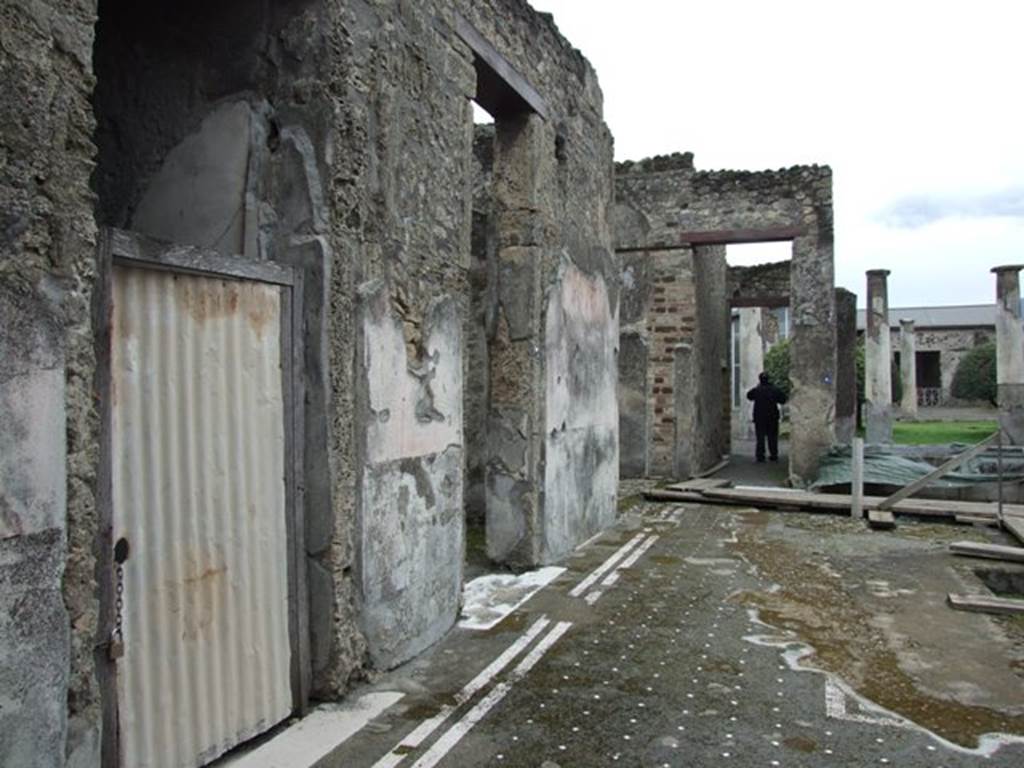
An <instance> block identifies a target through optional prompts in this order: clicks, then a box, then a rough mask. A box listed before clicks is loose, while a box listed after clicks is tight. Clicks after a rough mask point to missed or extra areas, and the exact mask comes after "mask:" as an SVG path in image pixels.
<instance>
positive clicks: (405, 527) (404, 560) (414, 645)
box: [358, 281, 465, 669]
mask: <svg viewBox="0 0 1024 768" xmlns="http://www.w3.org/2000/svg"><path fill="white" fill-rule="evenodd" d="M360 295H361V298H362V305H361V331H362V337H361V344H360V378H361V379H362V387H363V388H365V394H364V395H363V396H362V397H361V398H360V401H361V402H364V403H365V409H366V411H365V413H363V414H360V415H361V416H362V418H365V420H366V424H367V428H366V444H365V447H364V456H365V461H364V463H363V464H362V468H361V474H362V480H361V486H360V507H359V521H358V528H359V531H360V534H361V535H360V540H359V541H360V551H359V575H360V584H359V591H360V595H361V603H360V607H361V621H362V625H363V628H364V633H365V636H366V641H367V646H368V649H369V653H370V657H371V659H372V661H373V663H374V665H375V666H377V667H379V668H383V669H390V668H392V667H395V666H397V665H398V664H400V663H402V662H404V661H407V660H408V659H409V658H411V657H412V656H414V655H415V654H417V653H419V652H420V651H422V650H423V649H425V648H426V647H428V646H429V645H431V644H432V643H434V642H436V641H437V640H438V639H440V637H441V636H442V635H443V634H444V633H445V632H447V631H448V629H449V627H451V625H452V624H453V623H454V621H455V618H456V616H457V613H458V609H459V598H460V594H461V587H462V565H463V553H464V547H465V540H464V526H465V524H464V519H463V504H462V495H463V477H462V472H463V435H462V394H463V389H462V383H463V382H462V317H461V315H460V313H459V311H458V304H457V302H455V301H453V300H452V299H451V298H450V297H446V298H438V299H436V300H435V301H434V302H433V303H432V304H431V305H430V306H429V308H428V310H427V314H426V316H425V318H424V323H423V340H422V347H421V348H420V349H417V350H411V349H409V348H407V345H406V340H405V335H404V333H403V328H402V324H401V322H400V321H399V320H398V319H397V318H396V317H395V316H394V314H393V313H392V312H391V307H390V302H389V298H388V292H387V289H386V287H385V285H384V283H383V282H380V281H374V282H370V283H367V284H364V285H363V286H361V288H360ZM412 355H415V356H412Z"/></svg>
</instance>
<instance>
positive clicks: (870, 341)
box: [864, 269, 892, 443]
mask: <svg viewBox="0 0 1024 768" xmlns="http://www.w3.org/2000/svg"><path fill="white" fill-rule="evenodd" d="M867 275H868V307H867V313H866V314H867V331H866V332H865V334H864V400H865V403H864V408H865V410H866V411H867V419H866V421H867V442H868V443H891V442H892V340H891V339H890V337H889V296H888V287H887V285H886V281H887V278H888V276H889V270H887V269H872V270H868V273H867Z"/></svg>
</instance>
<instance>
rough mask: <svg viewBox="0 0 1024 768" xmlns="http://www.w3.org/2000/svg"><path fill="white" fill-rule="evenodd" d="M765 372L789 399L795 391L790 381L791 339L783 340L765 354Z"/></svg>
mask: <svg viewBox="0 0 1024 768" xmlns="http://www.w3.org/2000/svg"><path fill="white" fill-rule="evenodd" d="M764 372H765V373H767V374H768V378H769V379H771V382H772V384H774V385H775V386H776V387H778V388H779V389H781V390H782V392H783V394H785V395H786V398H787V399H788V398H789V395H790V393H791V392H792V390H793V383H792V382H791V381H790V380H789V339H783V340H782V341H780V342H778V343H777V344H776V345H775V346H773V347H772V348H771V349H769V350H768V351H767V352H766V353H765V356H764Z"/></svg>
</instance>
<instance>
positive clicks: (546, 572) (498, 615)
mask: <svg viewBox="0 0 1024 768" xmlns="http://www.w3.org/2000/svg"><path fill="white" fill-rule="evenodd" d="M563 573H565V568H559V567H556V566H548V567H547V568H540V569H538V570H536V571H529V572H528V573H521V574H519V575H513V574H488V575H487V576H481V577H479V578H476V579H473V580H472V581H471V582H469V583H468V584H466V587H465V589H464V590H463V592H462V601H463V607H462V615H463V619H462V620H461V621H460V622H459V626H460V627H461V628H462V629H476V630H485V629H491V628H492V627H494V626H496V625H497V624H498V623H499V622H500V621H501V620H502V619H504V618H505V617H506V616H508V615H509V614H511V613H512V612H513V611H514V610H515V609H516V608H518V607H519V606H521V605H522V604H523V603H525V602H526V601H527V600H529V599H530V598H531V597H533V596H534V595H535V594H536V593H537V592H539V591H540V590H541V589H543V588H544V587H546V586H547V585H548V584H550V583H551V582H552V581H554V580H555V579H557V578H558V577H559V576H561V575H562V574H563Z"/></svg>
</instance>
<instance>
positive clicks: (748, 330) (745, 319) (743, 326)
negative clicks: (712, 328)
mask: <svg viewBox="0 0 1024 768" xmlns="http://www.w3.org/2000/svg"><path fill="white" fill-rule="evenodd" d="M763 320H764V310H763V309H762V308H761V307H743V308H741V309H740V310H739V323H737V328H736V333H738V334H739V358H740V359H739V366H740V373H739V376H740V387H739V389H740V404H739V407H738V408H737V413H736V418H735V420H734V423H733V434H734V435H735V436H736V439H737V440H753V439H754V422H753V418H752V416H751V410H750V401H749V400H747V397H746V395H747V390H749V389H750V388H751V387H756V386H757V376H758V374H759V373H761V371H763V370H764V347H765V344H764V322H763Z"/></svg>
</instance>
